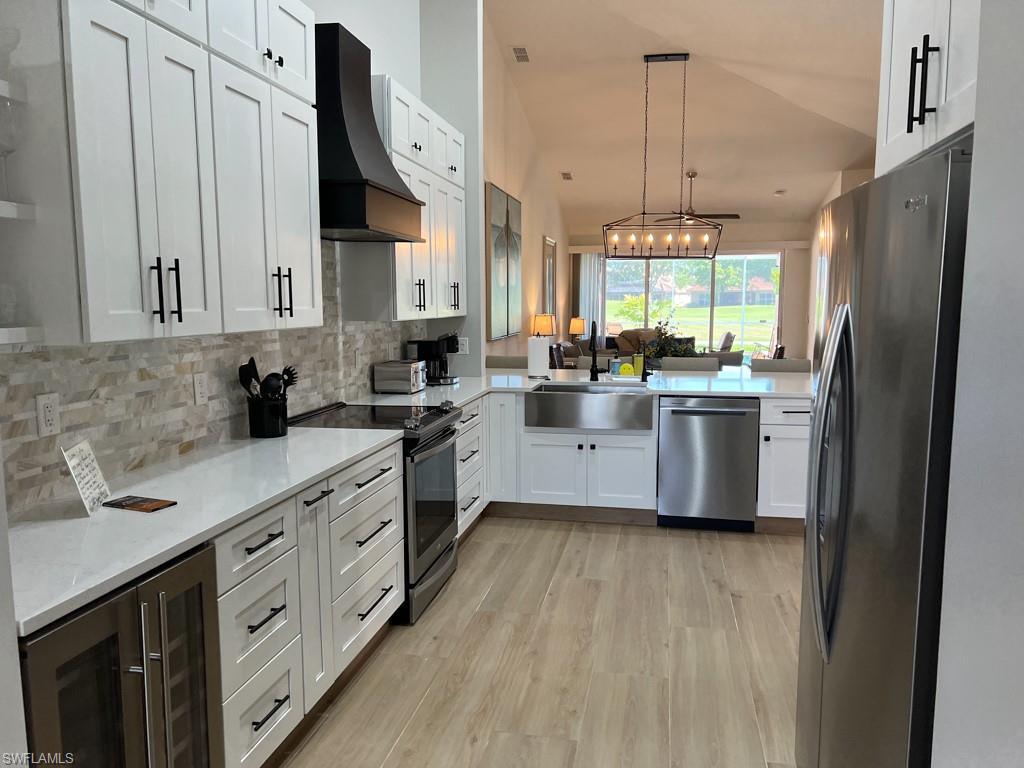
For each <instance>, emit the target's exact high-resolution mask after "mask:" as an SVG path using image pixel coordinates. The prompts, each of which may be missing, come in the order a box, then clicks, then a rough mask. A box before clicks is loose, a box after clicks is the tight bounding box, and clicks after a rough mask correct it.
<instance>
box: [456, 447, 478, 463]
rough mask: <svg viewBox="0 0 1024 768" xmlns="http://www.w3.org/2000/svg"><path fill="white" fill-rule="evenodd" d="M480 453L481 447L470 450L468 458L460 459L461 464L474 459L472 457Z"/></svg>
mask: <svg viewBox="0 0 1024 768" xmlns="http://www.w3.org/2000/svg"><path fill="white" fill-rule="evenodd" d="M478 453H480V449H479V448H477V449H476V450H475V451H470V452H469V455H468V456H467V457H466V458H464V459H459V463H460V464H465V463H466V462H467V461H469V460H470V459H472V458H473V457H474V456H476V455H477V454H478Z"/></svg>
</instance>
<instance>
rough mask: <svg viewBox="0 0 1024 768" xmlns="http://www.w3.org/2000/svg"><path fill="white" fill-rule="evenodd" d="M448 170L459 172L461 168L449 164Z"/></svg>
mask: <svg viewBox="0 0 1024 768" xmlns="http://www.w3.org/2000/svg"><path fill="white" fill-rule="evenodd" d="M448 170H449V171H451V172H452V173H458V172H459V169H458V168H456V167H455V166H454V165H449V166H448Z"/></svg>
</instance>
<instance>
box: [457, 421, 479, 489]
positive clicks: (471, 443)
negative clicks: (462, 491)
mask: <svg viewBox="0 0 1024 768" xmlns="http://www.w3.org/2000/svg"><path fill="white" fill-rule="evenodd" d="M483 465H484V431H483V429H482V428H481V427H480V425H477V426H475V427H472V428H471V429H468V430H466V431H465V432H463V433H461V434H460V435H459V436H458V437H457V438H456V439H455V482H456V484H457V485H459V484H462V483H463V482H465V481H466V480H468V479H469V478H470V477H471V476H472V475H473V474H474V473H475V472H476V471H477V470H478V469H480V467H482V466H483Z"/></svg>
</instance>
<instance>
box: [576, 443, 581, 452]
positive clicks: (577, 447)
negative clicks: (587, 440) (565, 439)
mask: <svg viewBox="0 0 1024 768" xmlns="http://www.w3.org/2000/svg"><path fill="white" fill-rule="evenodd" d="M576 450H577V451H582V450H583V443H576Z"/></svg>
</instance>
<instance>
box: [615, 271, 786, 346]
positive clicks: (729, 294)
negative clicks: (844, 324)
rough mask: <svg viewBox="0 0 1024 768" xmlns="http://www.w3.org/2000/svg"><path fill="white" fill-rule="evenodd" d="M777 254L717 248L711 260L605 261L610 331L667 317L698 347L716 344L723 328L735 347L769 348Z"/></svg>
mask: <svg viewBox="0 0 1024 768" xmlns="http://www.w3.org/2000/svg"><path fill="white" fill-rule="evenodd" d="M781 272H782V254H780V253H757V254H720V255H719V256H718V258H717V259H715V260H714V261H704V260H697V259H694V260H680V259H652V260H650V261H649V262H647V261H625V260H622V261H616V260H610V261H608V262H607V269H606V278H605V279H606V288H605V315H606V328H607V330H608V333H611V334H615V333H617V332H618V331H621V330H624V329H627V328H650V327H653V326H654V325H655V324H656V323H659V322H663V321H667V322H668V324H669V328H671V330H672V332H673V333H674V334H675V335H676V336H681V337H693V339H694V344H695V346H696V347H697V348H698V349H701V348H705V347H706V348H713V349H717V348H718V344H719V342H720V340H721V338H722V336H723V335H724V334H725V333H726V332H730V333H732V334H734V335H735V337H736V338H735V341H734V342H733V349H736V350H739V349H743V350H745V351H747V352H750V353H752V354H753V353H758V352H761V353H770V352H772V351H773V350H771V349H770V348H769V347H770V345H771V343H772V339H773V332H775V330H776V326H777V325H778V322H779V295H780V288H781Z"/></svg>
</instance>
